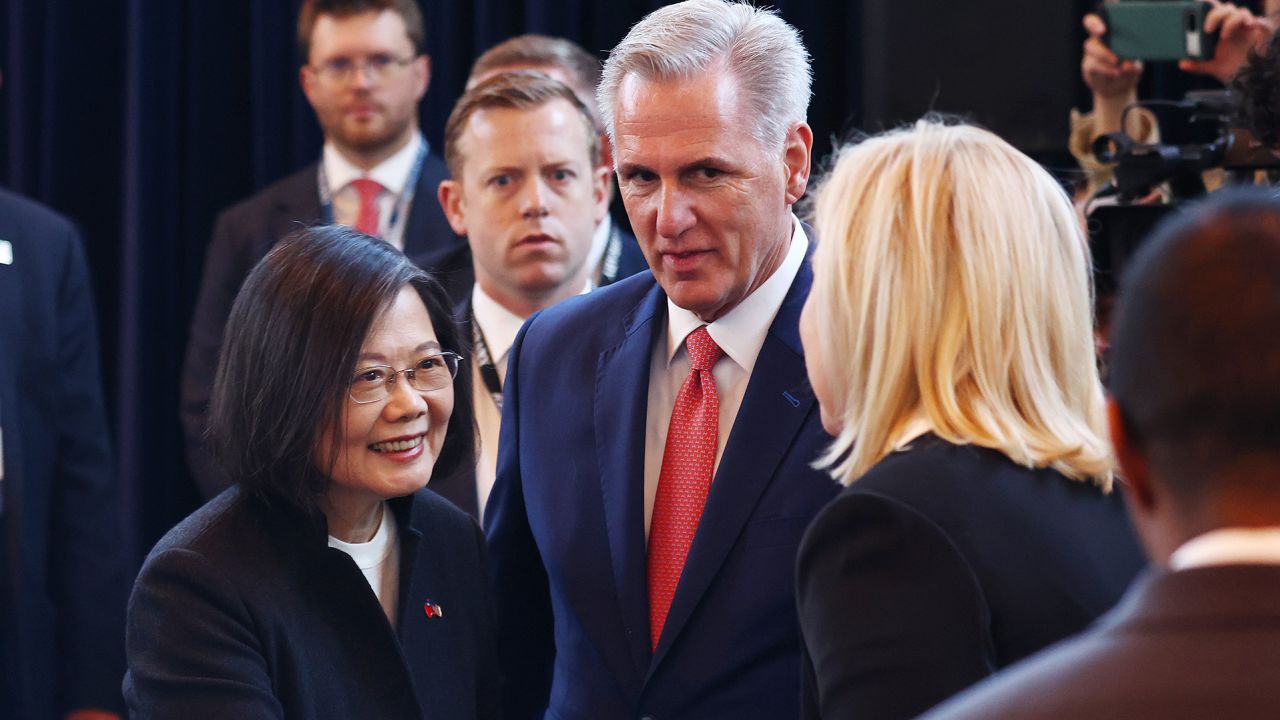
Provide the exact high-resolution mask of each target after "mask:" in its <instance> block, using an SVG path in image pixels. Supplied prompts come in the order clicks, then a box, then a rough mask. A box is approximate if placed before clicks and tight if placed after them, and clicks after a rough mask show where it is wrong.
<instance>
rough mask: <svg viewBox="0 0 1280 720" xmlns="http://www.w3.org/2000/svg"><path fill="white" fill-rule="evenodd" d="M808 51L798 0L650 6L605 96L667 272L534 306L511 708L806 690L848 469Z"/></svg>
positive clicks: (646, 703) (523, 388) (651, 247)
mask: <svg viewBox="0 0 1280 720" xmlns="http://www.w3.org/2000/svg"><path fill="white" fill-rule="evenodd" d="M809 86H810V70H809V61H808V54H807V53H806V51H805V49H804V47H803V45H802V44H801V43H800V39H799V35H798V33H797V32H796V31H795V29H794V28H792V27H791V26H789V25H787V23H785V22H783V21H782V20H781V19H780V18H779V17H778V16H777V15H776V14H774V13H773V12H770V11H767V10H761V9H756V8H753V7H751V6H749V5H746V4H741V3H734V2H725V1H724V0H688V1H687V2H682V3H679V4H675V5H670V6H667V7H665V8H662V9H660V10H657V11H655V12H653V13H652V14H650V15H649V16H647V17H646V18H645V19H644V20H642V21H641V22H639V23H638V24H637V25H636V26H635V27H634V28H633V29H632V30H631V32H630V33H629V34H628V35H627V37H626V38H625V39H624V40H623V41H622V42H621V43H620V44H619V45H618V46H617V47H616V48H614V50H613V52H612V53H611V54H610V56H609V60H608V62H607V63H606V65H605V71H604V79H603V81H602V83H601V86H600V91H599V99H600V110H601V115H602V117H603V118H604V122H605V127H606V128H607V130H608V131H609V134H610V137H611V138H612V140H613V147H614V159H615V164H616V168H617V170H618V181H619V189H620V191H621V194H622V198H623V202H624V204H625V205H626V208H627V214H628V216H629V217H630V220H631V225H632V227H633V229H634V230H635V231H636V237H637V239H638V240H639V243H640V247H641V249H642V250H643V251H644V254H645V258H646V260H647V261H648V263H649V266H650V268H651V269H652V274H649V273H641V274H639V275H636V276H634V277H631V278H628V279H626V280H623V281H621V282H618V283H615V284H614V285H611V286H609V287H607V288H602V289H601V290H598V291H596V292H594V293H592V294H590V295H587V296H582V297H578V298H573V299H570V300H567V301H565V302H562V303H560V304H559V305H556V306H555V307H553V308H550V309H548V310H546V311H544V312H542V313H540V314H537V315H535V316H533V317H532V318H530V320H529V321H528V322H527V323H526V324H525V325H524V328H523V329H522V330H521V333H520V335H519V336H518V337H517V339H516V341H515V343H514V345H513V346H512V348H511V350H510V352H509V355H508V357H509V358H510V359H509V365H508V370H507V378H506V386H505V402H504V408H503V412H504V415H503V420H502V426H503V435H502V439H501V442H500V448H499V453H498V470H497V483H496V485H495V487H494V491H493V494H492V496H491V499H490V503H489V507H488V510H487V512H486V517H485V522H486V528H487V531H488V537H489V542H490V556H491V562H492V565H493V577H494V581H495V584H496V587H497V596H498V616H499V628H500V633H501V635H500V653H501V659H502V662H503V665H504V671H505V673H504V674H505V680H506V689H505V693H506V696H505V698H504V705H505V716H506V717H511V718H525V717H544V716H545V717H556V718H561V719H563V720H571V719H573V718H601V717H606V718H613V717H653V718H663V719H664V720H665V719H666V718H712V717H734V718H751V717H760V718H780V717H795V716H796V715H797V713H798V711H799V695H800V687H799V678H800V672H799V662H800V639H799V635H798V631H797V620H796V616H795V595H794V590H793V574H794V570H795V554H796V548H797V546H798V545H799V541H800V536H801V534H802V533H803V532H804V529H805V527H806V526H807V525H808V523H809V521H810V519H812V517H813V516H814V514H815V513H816V512H817V510H818V509H819V508H820V507H821V506H822V505H823V504H825V503H826V502H827V501H828V500H829V499H830V498H831V497H833V496H834V494H835V490H836V487H835V485H834V483H832V482H831V481H830V479H829V478H827V477H826V476H825V475H824V474H822V473H820V472H817V471H815V470H814V469H813V468H812V467H810V463H811V462H812V461H813V459H814V458H816V457H817V454H818V452H819V450H820V449H821V448H822V447H823V445H824V444H825V442H826V440H827V436H826V435H825V434H824V433H823V431H822V427H821V424H820V421H819V417H818V410H817V405H816V403H815V402H814V398H813V392H812V390H811V389H810V388H809V386H808V382H807V380H806V377H805V369H804V355H803V350H802V348H801V345H800V338H799V332H798V322H799V315H800V308H801V306H802V305H803V303H804V300H805V297H806V296H807V294H808V291H809V285H810V282H811V277H812V276H811V273H810V270H809V267H808V255H809V246H810V240H809V238H808V237H807V236H806V230H805V228H804V227H803V226H802V225H801V223H800V222H799V221H798V220H797V219H796V218H795V216H794V215H793V214H792V212H791V206H792V205H793V204H794V203H795V202H796V201H797V200H799V199H800V197H801V196H802V195H803V194H804V190H805V186H806V183H807V182H808V178H809V161H810V151H811V148H812V139H813V134H812V131H811V130H810V129H809V126H808V125H807V124H806V122H805V112H806V108H807V107H808V102H809Z"/></svg>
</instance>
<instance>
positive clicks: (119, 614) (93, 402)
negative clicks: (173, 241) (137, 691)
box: [0, 191, 128, 720]
mask: <svg viewBox="0 0 1280 720" xmlns="http://www.w3.org/2000/svg"><path fill="white" fill-rule="evenodd" d="M0 240H3V241H6V242H7V243H9V246H10V249H11V250H12V256H13V257H12V263H11V264H0V308H3V318H4V319H3V320H0V433H2V437H3V454H4V480H3V488H4V494H3V496H4V505H3V508H2V509H0V528H2V529H3V538H2V539H0V548H2V550H3V553H2V557H0V608H3V616H2V617H0V622H2V623H3V625H2V626H0V653H2V654H3V657H0V715H3V716H6V717H14V718H32V719H33V720H45V719H46V718H53V717H55V716H60V714H61V713H62V712H65V711H66V710H68V709H73V708H84V707H94V708H103V709H113V710H118V709H120V708H121V706H122V703H121V699H120V676H121V674H122V673H123V671H124V648H123V643H122V638H121V629H122V628H123V626H124V599H125V593H126V592H127V589H128V577H127V571H126V566H125V561H124V557H125V555H124V547H123V545H122V543H123V537H122V533H121V527H120V525H119V521H120V516H119V503H118V491H117V487H116V483H115V473H114V471H113V468H112V457H111V448H110V443H109V433H108V431H107V421H106V415H105V411H104V408H103V399H102V384H101V377H100V374H99V373H100V370H99V366H98V334H97V327H96V320H95V318H94V312H93V296H92V293H91V291H90V287H89V274H88V271H87V269H86V266H85V259H84V251H83V249H82V248H81V246H80V239H79V236H78V235H77V233H76V231H75V229H74V228H73V227H72V226H71V224H70V223H69V222H67V221H66V220H64V219H63V218H61V217H59V216H57V215H55V214H53V213H52V212H50V211H49V210H47V209H45V208H43V207H41V206H39V205H37V204H35V203H33V202H30V201H28V200H25V199H23V198H20V197H18V196H16V195H13V194H11V193H8V192H4V191H0ZM5 685H7V686H8V688H7V690H8V694H9V698H8V702H9V705H10V706H9V707H8V708H5V706H4V705H5V698H4V695H5V691H4V690H5V688H4V686H5ZM6 709H7V711H8V714H6V712H5V711H6Z"/></svg>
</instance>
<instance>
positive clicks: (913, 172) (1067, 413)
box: [797, 119, 1143, 718]
mask: <svg viewBox="0 0 1280 720" xmlns="http://www.w3.org/2000/svg"><path fill="white" fill-rule="evenodd" d="M815 215H816V217H815V220H816V224H817V230H818V237H819V238H820V242H819V244H818V248H817V250H816V254H815V257H814V263H813V264H814V273H815V278H814V286H813V291H812V293H811V294H810V295H809V300H808V303H807V304H806V305H805V308H804V312H803V314H802V316H801V324H800V330H801V337H802V339H803V341H804V346H805V357H806V362H807V363H808V371H809V377H810V380H811V382H812V384H813V387H814V391H815V393H816V395H817V397H818V401H819V403H820V405H821V411H822V424H823V426H824V427H825V428H826V429H827V432H829V433H830V434H831V435H832V436H833V437H835V441H834V442H833V443H832V444H831V446H830V449H829V451H828V452H827V454H826V455H825V456H824V457H822V458H821V460H820V463H821V464H822V465H823V466H825V467H826V468H828V469H829V471H830V472H831V475H832V477H834V478H835V479H836V480H838V481H839V482H841V483H843V484H845V485H847V486H848V488H847V489H846V490H845V491H844V492H843V493H841V495H840V496H838V497H837V498H836V499H835V500H834V501H832V503H831V504H830V505H828V506H827V507H826V508H825V509H824V510H823V511H822V512H821V513H820V514H819V515H818V517H817V518H816V519H815V520H814V522H813V524H812V525H811V526H810V527H809V530H808V531H807V533H806V535H805V538H804V540H803V542H802V543H801V546H800V554H799V560H798V568H797V574H798V584H799V588H798V594H799V597H798V601H799V611H800V621H801V627H802V630H803V634H804V641H805V646H806V647H805V662H804V675H805V688H804V705H805V707H804V710H805V716H806V717H824V718H845V717H857V718H899V717H901V718H907V717H914V716H916V715H917V714H919V713H920V712H922V711H924V710H926V709H927V708H929V707H931V706H933V705H934V704H936V703H938V702H940V701H942V700H944V699H945V698H947V697H948V696H950V695H952V694H954V693H956V692H957V691H959V690H961V689H963V688H964V687H966V686H968V685H970V684H972V683H974V682H976V681H978V680H980V679H982V678H983V677H984V676H986V675H988V674H989V673H991V672H993V671H995V670H997V669H999V668H1001V667H1003V666H1005V665H1007V664H1009V663H1011V662H1013V661H1015V660H1018V659H1019V658H1022V657H1024V656H1026V655H1028V654H1030V653H1032V652H1033V651H1035V650H1038V649H1040V648H1042V647H1044V646H1045V645H1048V644H1050V643H1052V642H1054V641H1056V640H1058V639H1060V638H1063V637H1065V636H1067V635H1070V634H1072V633H1075V632H1077V631H1079V630H1081V629H1083V628H1084V627H1085V626H1086V625H1087V624H1088V623H1089V622H1090V621H1091V620H1092V619H1093V618H1095V617H1096V616H1098V615H1099V614H1101V613H1102V612H1103V611H1105V610H1106V609H1108V608H1109V607H1110V606H1111V605H1112V604H1113V603H1115V601H1116V600H1117V599H1118V598H1119V597H1120V595H1121V593H1122V591H1123V590H1124V589H1125V587H1126V585H1127V584H1128V583H1129V581H1130V579H1132V578H1133V576H1134V575H1135V573H1136V572H1137V571H1138V569H1139V568H1140V567H1141V565H1142V562H1143V560H1142V556H1141V553H1140V551H1139V549H1138V546H1137V542H1136V540H1135V538H1134V536H1133V534H1132V532H1131V530H1130V528H1129V525H1128V522H1127V520H1126V519H1125V515H1124V510H1123V507H1122V505H1121V502H1120V500H1119V498H1118V497H1117V493H1114V492H1111V490H1112V482H1113V479H1112V471H1111V468H1112V460H1111V456H1110V450H1109V447H1108V445H1107V443H1106V441H1105V440H1104V439H1103V438H1104V437H1105V435H1104V428H1103V422H1104V420H1103V394H1102V387H1101V384H1100V383H1099V380H1098V375H1097V372H1096V370H1095V365H1094V359H1093V337H1092V331H1091V315H1090V271H1089V256H1088V251H1087V247H1086V244H1085V241H1084V238H1083V237H1082V236H1081V233H1080V230H1079V227H1078V225H1077V223H1076V220H1075V215H1074V213H1073V211H1072V208H1071V203H1070V201H1069V200H1068V199H1067V196H1066V195H1065V194H1064V193H1063V191H1062V190H1061V189H1060V188H1059V186H1058V184H1057V183H1056V182H1055V181H1054V180H1053V179H1052V178H1051V177H1050V176H1049V175H1048V173H1046V172H1045V171H1044V170H1043V169H1042V168H1040V167H1039V166H1038V165H1036V164H1035V163H1034V162H1032V161H1031V160H1030V159H1029V158H1027V157H1026V156H1024V155H1022V154H1021V153H1019V152H1018V151H1017V150H1015V149H1013V148H1012V147H1010V146H1009V145H1008V144H1006V143H1005V142H1004V141H1002V140H1000V139H999V138H997V137H996V136H995V135H992V134H991V133H989V132H986V131H984V130H980V129H978V128H974V127H970V126H965V125H953V124H952V125H949V124H945V123H943V122H940V121H936V120H929V119H926V120H922V121H920V122H918V123H916V124H915V125H914V126H912V127H908V128H904V129H901V130H897V131H893V132H889V133H886V134H883V135H880V136H877V137H873V138H871V139H868V140H866V141H864V142H861V143H858V144H856V145H853V146H850V147H846V148H845V149H843V150H842V151H841V152H840V154H839V156H838V160H837V162H836V164H835V167H834V170H833V171H832V172H831V174H830V176H829V177H828V178H827V180H826V181H825V183H824V184H823V185H822V186H821V188H820V190H819V191H818V192H817V195H816V213H815Z"/></svg>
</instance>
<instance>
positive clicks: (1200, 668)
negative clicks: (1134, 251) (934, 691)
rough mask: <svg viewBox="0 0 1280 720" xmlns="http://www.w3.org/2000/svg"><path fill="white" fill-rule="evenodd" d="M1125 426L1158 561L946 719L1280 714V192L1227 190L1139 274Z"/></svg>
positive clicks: (1123, 315)
mask: <svg viewBox="0 0 1280 720" xmlns="http://www.w3.org/2000/svg"><path fill="white" fill-rule="evenodd" d="M1111 340H1112V349H1111V353H1112V357H1111V362H1112V367H1111V393H1112V397H1111V402H1110V407H1109V410H1110V421H1111V437H1112V439H1113V440H1114V442H1115V448H1116V456H1117V458H1118V460H1119V462H1120V468H1121V470H1122V471H1123V473H1124V478H1125V480H1126V482H1127V485H1128V489H1129V491H1128V492H1127V493H1126V494H1125V498H1126V499H1127V500H1128V507H1129V514H1130V516H1131V517H1132V518H1133V521H1134V526H1135V527H1136V528H1137V530H1138V533H1139V534H1140V535H1141V537H1142V540H1143V544H1144V546H1145V547H1146V550H1147V554H1148V555H1149V556H1150V557H1151V560H1152V562H1153V564H1154V565H1155V567H1154V568H1152V570H1151V571H1150V572H1148V573H1145V574H1143V576H1142V577H1141V578H1140V579H1139V581H1138V582H1136V583H1134V585H1133V587H1132V588H1131V589H1130V591H1129V593H1128V594H1127V595H1126V596H1125V599H1124V601H1123V602H1121V603H1120V604H1119V606H1117V607H1116V609H1115V610H1114V611H1112V612H1111V613H1109V614H1108V615H1107V616H1106V617H1105V618H1103V619H1102V620H1101V621H1099V622H1098V623H1097V624H1096V625H1095V626H1094V627H1093V628H1092V629H1091V630H1090V631H1089V632H1087V633H1085V634H1084V635H1081V636H1080V637H1078V638H1074V639H1071V640H1068V641H1066V642H1064V643H1062V644H1060V645H1058V646H1056V647H1054V648H1052V649H1050V650H1048V651H1046V652H1044V653H1042V654H1040V655H1038V656H1036V657H1035V658H1033V659H1031V660H1028V661H1027V662H1025V663H1022V664H1019V665H1018V666H1016V667H1014V668H1011V669H1010V670H1009V671H1008V672H1007V673H1001V674H999V675H997V676H995V677H994V678H992V679H991V680H990V681H989V682H986V683H983V684H982V685H979V686H978V687H976V688H974V689H973V690H972V692H969V693H965V694H964V695H962V696H960V697H958V698H956V699H955V700H954V701H953V702H950V703H947V704H946V705H944V706H943V707H941V708H939V709H938V710H937V712H936V713H932V714H930V717H931V718H937V719H938V720H942V719H943V718H946V719H947V720H961V719H962V718H974V719H975V720H976V719H977V718H983V719H986V718H1030V719H1033V720H1034V719H1040V718H1062V719H1064V720H1065V719H1066V718H1081V717H1095V718H1100V717H1106V718H1115V719H1116V720H1124V719H1128V718H1133V719H1135V720H1136V719H1137V718H1170V719H1173V720H1177V719H1181V718H1188V719H1189V718H1208V717H1212V718H1260V717H1269V716H1272V715H1274V714H1275V712H1276V707H1278V706H1280V685H1277V683H1276V678H1277V677H1280V608H1278V607H1277V604H1276V598H1277V597H1280V202H1277V200H1276V198H1275V197H1274V194H1273V193H1271V192H1263V191H1259V190H1252V189H1250V190H1239V189H1235V190H1226V191H1223V192H1222V193H1220V194H1218V195H1216V196H1214V197H1212V198H1211V199H1209V200H1207V201H1205V202H1204V203H1203V204H1201V205H1200V206H1199V207H1197V208H1196V209H1194V210H1189V211H1188V212H1187V213H1186V214H1185V215H1182V216H1177V217H1175V218H1172V219H1170V220H1169V221H1167V222H1166V223H1165V224H1164V225H1163V226H1162V227H1161V228H1160V229H1159V230H1157V232H1156V234H1155V236H1154V237H1153V238H1152V239H1151V240H1150V241H1149V244H1148V246H1147V247H1146V248H1144V249H1143V251H1142V252H1141V253H1140V254H1139V256H1138V257H1137V258H1136V259H1135V260H1134V262H1133V264H1132V266H1131V268H1130V270H1129V272H1128V273H1127V274H1126V275H1125V277H1124V281H1123V282H1122V284H1121V298H1120V305H1119V316H1118V317H1117V319H1116V323H1115V325H1114V326H1113V330H1112V338H1111Z"/></svg>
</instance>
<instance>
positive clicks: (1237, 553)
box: [1169, 527, 1280, 570]
mask: <svg viewBox="0 0 1280 720" xmlns="http://www.w3.org/2000/svg"><path fill="white" fill-rule="evenodd" d="M1209 565H1280V527H1258V528H1242V527H1231V528H1219V529H1217V530H1210V531H1209V532H1207V533H1204V534H1202V535H1197V536H1196V537H1193V538H1191V539H1190V540H1188V541H1186V542H1185V543H1183V544H1182V546H1181V547H1179V548H1178V549H1177V550H1175V551H1174V553H1173V554H1172V555H1170V556H1169V569H1170V570H1186V569H1188V568H1194V567H1206V566H1209Z"/></svg>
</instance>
